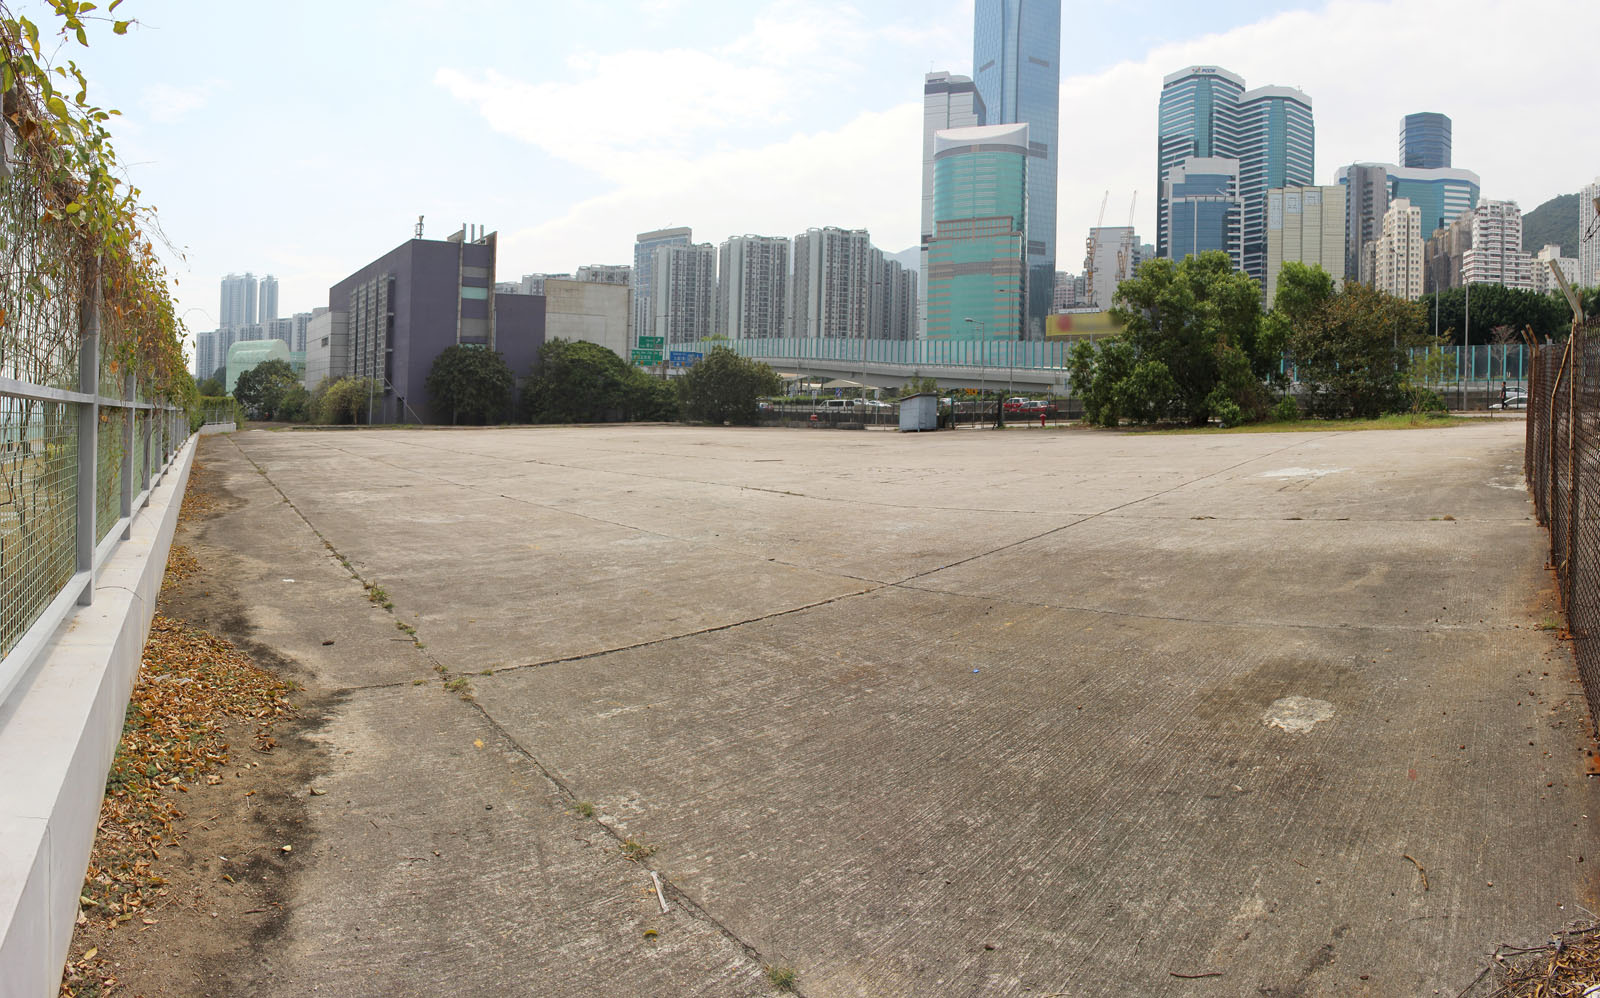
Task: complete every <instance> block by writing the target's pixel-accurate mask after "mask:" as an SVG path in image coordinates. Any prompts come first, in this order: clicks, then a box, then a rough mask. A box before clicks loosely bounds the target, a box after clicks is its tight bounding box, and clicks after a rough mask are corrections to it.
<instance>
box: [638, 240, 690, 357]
mask: <svg viewBox="0 0 1600 998" xmlns="http://www.w3.org/2000/svg"><path fill="white" fill-rule="evenodd" d="M692 242H694V237H693V233H692V232H691V230H690V229H689V228H688V227H687V226H683V227H680V228H675V229H656V230H655V231H653V232H641V233H639V235H638V237H637V239H636V240H635V242H634V244H633V338H634V342H635V343H637V342H638V339H639V337H641V336H651V335H653V330H654V329H655V324H656V312H655V304H654V299H653V297H652V295H651V289H652V286H653V284H654V281H655V273H656V269H655V256H656V250H658V249H660V248H661V247H663V246H688V245H689V244H690V243H692Z"/></svg>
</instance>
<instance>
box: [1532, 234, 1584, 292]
mask: <svg viewBox="0 0 1600 998" xmlns="http://www.w3.org/2000/svg"><path fill="white" fill-rule="evenodd" d="M1552 263H1553V264H1555V265H1556V267H1557V268H1558V269H1560V271H1561V276H1562V277H1565V278H1566V279H1567V283H1568V284H1570V285H1572V286H1573V287H1577V286H1578V283H1579V282H1578V258H1577V257H1575V256H1562V255H1561V247H1560V246H1552V245H1550V244H1549V243H1546V244H1545V246H1544V248H1543V249H1541V250H1540V251H1539V252H1537V253H1535V254H1534V256H1533V290H1535V291H1537V292H1539V293H1540V294H1551V293H1554V292H1557V291H1559V290H1560V289H1561V285H1560V283H1558V282H1557V281H1556V278H1555V275H1554V274H1552V273H1551V272H1550V265H1551V264H1552Z"/></svg>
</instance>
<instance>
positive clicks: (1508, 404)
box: [1489, 388, 1528, 411]
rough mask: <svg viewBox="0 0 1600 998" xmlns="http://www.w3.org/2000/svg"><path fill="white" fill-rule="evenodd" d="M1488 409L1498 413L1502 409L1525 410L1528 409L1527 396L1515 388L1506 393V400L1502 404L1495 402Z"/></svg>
mask: <svg viewBox="0 0 1600 998" xmlns="http://www.w3.org/2000/svg"><path fill="white" fill-rule="evenodd" d="M1489 408H1490V409H1493V410H1495V411H1499V410H1502V409H1507V410H1513V409H1521V410H1526V409H1527V408H1528V395H1527V393H1526V392H1524V391H1523V390H1522V389H1520V388H1515V389H1512V390H1511V391H1509V392H1506V400H1505V402H1504V403H1501V402H1495V403H1494V404H1492V405H1490V406H1489Z"/></svg>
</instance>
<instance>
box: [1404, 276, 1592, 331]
mask: <svg viewBox="0 0 1600 998" xmlns="http://www.w3.org/2000/svg"><path fill="white" fill-rule="evenodd" d="M1467 298H1468V295H1467V289H1466V288H1450V289H1448V290H1446V291H1443V292H1440V293H1438V294H1434V295H1427V296H1426V297H1424V298H1423V299H1422V305H1423V313H1424V319H1425V320H1426V322H1427V324H1428V326H1429V328H1433V327H1434V325H1435V323H1434V309H1435V301H1436V300H1437V308H1438V313H1439V315H1438V323H1437V328H1439V329H1441V330H1444V329H1449V330H1454V340H1455V343H1457V344H1459V343H1460V342H1461V336H1462V332H1463V330H1465V331H1466V334H1467V335H1468V336H1469V337H1470V339H1471V343H1472V345H1474V346H1482V345H1483V344H1485V343H1488V342H1490V340H1491V338H1492V337H1493V335H1494V329H1495V327H1496V326H1510V327H1511V328H1513V329H1522V328H1523V327H1525V326H1531V327H1532V328H1533V334H1534V336H1536V337H1538V338H1539V340H1540V341H1541V342H1542V341H1543V340H1544V338H1545V337H1547V336H1548V337H1549V338H1550V339H1552V340H1563V339H1565V338H1566V336H1567V332H1568V330H1569V329H1570V328H1571V326H1572V309H1571V308H1570V307H1568V305H1567V301H1566V299H1565V298H1563V297H1562V296H1561V294H1560V293H1559V292H1558V293H1556V294H1540V293H1539V292H1537V291H1528V290H1524V289H1522V288H1507V287H1502V286H1501V285H1499V284H1474V285H1473V286H1472V294H1471V299H1472V310H1471V313H1470V315H1469V314H1468V311H1467ZM1469 319H1470V321H1471V328H1470V329H1469V328H1468V325H1467V324H1468V320H1469Z"/></svg>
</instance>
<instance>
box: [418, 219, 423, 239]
mask: <svg viewBox="0 0 1600 998" xmlns="http://www.w3.org/2000/svg"><path fill="white" fill-rule="evenodd" d="M417 238H418V239H421V238H422V216H421V215H418V216H417Z"/></svg>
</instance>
